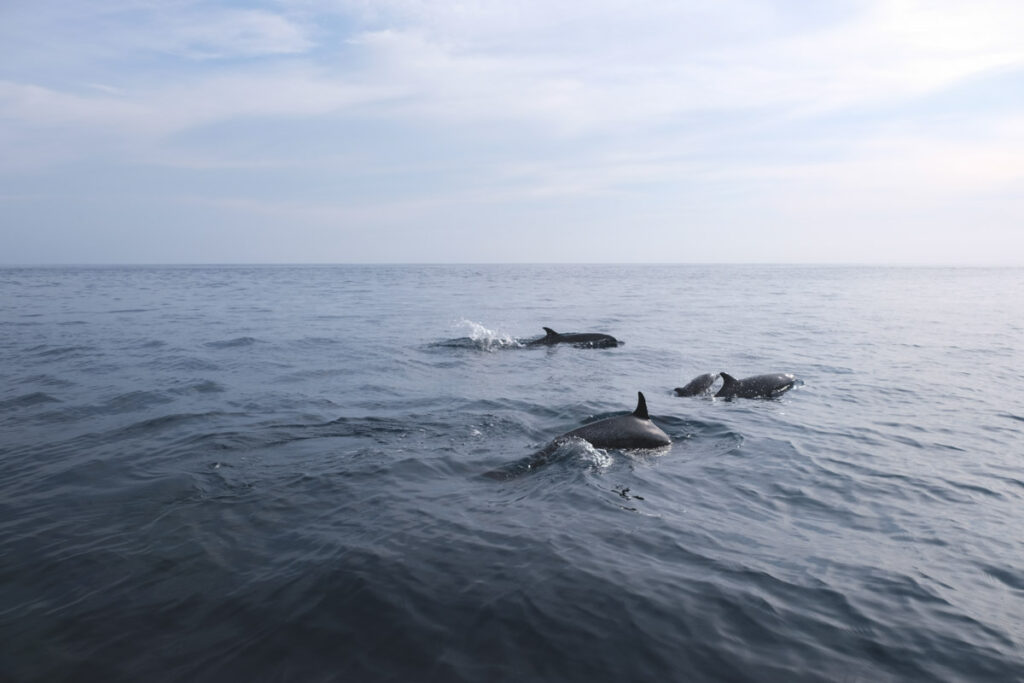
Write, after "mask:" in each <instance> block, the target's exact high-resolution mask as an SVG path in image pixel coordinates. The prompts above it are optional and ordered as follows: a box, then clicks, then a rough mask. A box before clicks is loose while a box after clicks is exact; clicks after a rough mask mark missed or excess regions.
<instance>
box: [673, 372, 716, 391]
mask: <svg viewBox="0 0 1024 683" xmlns="http://www.w3.org/2000/svg"><path fill="white" fill-rule="evenodd" d="M717 379H718V373H717V372H707V373H704V374H703V375H697V376H696V377H694V378H693V379H691V380H690V381H689V382H688V383H687V385H686V386H685V387H676V388H675V390H674V391H675V392H676V396H700V395H701V394H706V393H707V392H708V389H710V388H711V385H712V384H714V383H715V380H717Z"/></svg>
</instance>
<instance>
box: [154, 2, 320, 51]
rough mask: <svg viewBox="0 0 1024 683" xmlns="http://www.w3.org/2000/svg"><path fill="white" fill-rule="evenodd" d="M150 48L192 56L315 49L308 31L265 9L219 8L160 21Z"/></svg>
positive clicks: (173, 16)
mask: <svg viewBox="0 0 1024 683" xmlns="http://www.w3.org/2000/svg"><path fill="white" fill-rule="evenodd" d="M159 24H160V28H161V29H162V30H160V31H159V32H158V33H156V36H155V37H156V40H155V41H152V42H150V43H149V44H148V46H144V45H142V44H139V45H138V47H139V48H143V47H148V48H149V49H154V50H163V51H167V52H171V53H176V54H179V55H182V56H185V57H189V58H193V59H222V58H238V57H259V56H273V55H294V54H299V53H303V52H307V51H308V50H310V49H312V48H313V46H314V43H313V42H312V41H311V40H310V38H309V36H308V35H307V31H306V30H305V29H304V28H303V27H302V26H300V25H299V24H298V23H296V22H294V21H291V20H289V19H288V18H286V17H284V16H281V15H279V14H274V13H272V12H267V11H265V10H253V9H249V10H240V9H217V10H215V11H212V12H210V11H207V12H199V11H192V12H188V13H185V14H183V15H177V16H175V15H172V16H170V17H169V18H167V19H166V20H165V21H161V22H159Z"/></svg>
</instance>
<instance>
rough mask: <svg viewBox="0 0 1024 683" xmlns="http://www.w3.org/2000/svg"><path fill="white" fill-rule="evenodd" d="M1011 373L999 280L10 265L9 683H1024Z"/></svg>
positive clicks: (1014, 336) (1011, 301) (1021, 429)
mask: <svg viewBox="0 0 1024 683" xmlns="http://www.w3.org/2000/svg"><path fill="white" fill-rule="evenodd" d="M542 325H547V326H549V327H553V328H555V329H556V330H559V331H563V332H575V331H601V332H607V333H609V334H613V335H615V336H616V337H618V338H619V339H622V340H623V341H624V342H625V344H624V345H623V346H620V347H618V348H610V349H580V348H573V347H554V348H550V349H546V348H518V344H517V343H516V341H515V340H516V339H528V338H535V337H538V336H540V335H541V334H542V331H541V326H542ZM1022 348H1024V270H1021V269H955V268H950V269H945V268H860V267H849V268H847V267H782V266H779V267H768V266H707V267H703V266H493V265H489V266H395V267H389V266H362V267H360V266H337V267H310V266H303V267H124V268H120V267H109V268H106V267H103V268H101V267H96V268H91V267H81V268H71V267H62V268H26V269H21V268H4V269H0V474H2V476H0V657H2V659H0V679H5V680H12V681H59V680H74V681H84V680H104V681H163V680H173V681H186V680H187V681H227V680H253V681H444V682H448V681H655V680H661V681H787V682H788V681H872V682H874V681H907V680H920V681H983V680H987V681H1012V680H1024V446H1022V441H1024V438H1022V437H1024V371H1022V369H1021V368H1022V366H1024V354H1022ZM720 370H724V371H727V372H729V373H731V374H733V375H736V376H737V377H743V376H749V375H755V374H760V373H767V372H793V373H795V374H796V375H797V376H798V377H799V378H800V379H801V380H802V381H803V384H802V385H801V386H798V387H796V388H795V389H793V390H792V391H790V392H789V393H787V394H784V395H783V396H782V397H781V398H779V399H773V400H744V399H737V400H733V401H726V400H722V399H713V398H710V397H704V398H679V397H676V396H674V395H673V394H672V391H671V390H672V388H673V387H675V386H680V385H682V384H684V383H685V382H686V381H687V380H689V379H690V378H691V377H693V376H695V375H697V374H700V373H703V372H707V371H720ZM637 391H643V392H644V393H645V395H646V396H647V402H648V405H649V408H650V413H651V416H652V418H653V420H654V421H655V422H656V423H657V424H658V425H660V426H661V427H662V428H663V429H664V430H665V431H666V432H667V433H668V434H669V435H670V436H671V438H672V440H673V442H674V443H673V445H672V446H671V447H670V448H669V449H667V450H662V451H657V452H624V451H600V450H597V449H594V448H590V447H588V446H587V445H586V444H583V443H570V444H568V445H566V446H564V447H562V448H560V449H559V450H558V451H557V453H556V457H554V458H552V460H551V461H550V462H549V463H548V464H547V465H545V466H543V467H539V468H536V469H535V470H534V471H532V472H529V473H528V474H525V475H524V476H521V477H518V478H514V479H510V480H508V481H496V480H494V479H492V478H489V477H486V476H483V474H484V473H485V472H488V471H490V470H493V469H495V468H500V467H502V466H503V465H507V464H509V463H514V462H517V461H520V460H522V459H523V458H526V457H528V456H529V455H530V454H531V453H532V452H534V451H536V450H538V449H539V448H541V447H543V446H544V445H545V444H546V443H547V442H548V441H549V440H550V439H552V438H553V437H555V436H556V435H558V434H561V433H563V432H566V431H568V430H570V429H573V428H575V427H578V426H580V425H581V424H583V423H584V422H586V421H588V420H592V419H595V418H598V417H607V416H610V415H615V414H620V413H623V412H628V411H631V410H632V409H633V407H634V406H635V404H636V393H637Z"/></svg>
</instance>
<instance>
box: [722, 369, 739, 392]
mask: <svg viewBox="0 0 1024 683" xmlns="http://www.w3.org/2000/svg"><path fill="white" fill-rule="evenodd" d="M718 374H719V375H720V376H721V378H722V388H723V389H724V388H726V387H727V386H729V385H730V384H735V383H736V382H739V380H738V379H736V378H735V377H733V376H732V375H730V374H729V373H728V372H720V373H718Z"/></svg>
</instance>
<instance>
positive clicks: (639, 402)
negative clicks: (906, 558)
mask: <svg viewBox="0 0 1024 683" xmlns="http://www.w3.org/2000/svg"><path fill="white" fill-rule="evenodd" d="M633 417H639V418H640V419H641V420H650V419H651V416H650V415H648V414H647V399H645V398H644V392H642V391H638V392H636V410H634V411H633Z"/></svg>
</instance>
